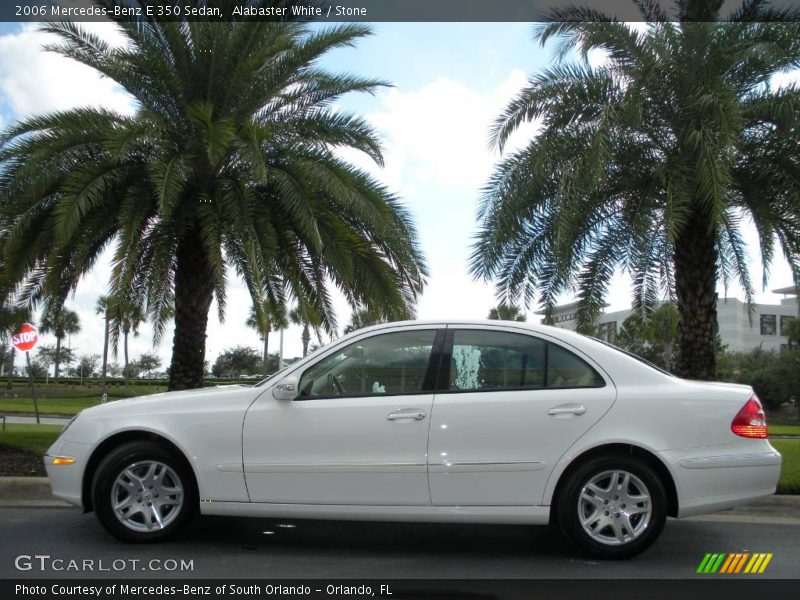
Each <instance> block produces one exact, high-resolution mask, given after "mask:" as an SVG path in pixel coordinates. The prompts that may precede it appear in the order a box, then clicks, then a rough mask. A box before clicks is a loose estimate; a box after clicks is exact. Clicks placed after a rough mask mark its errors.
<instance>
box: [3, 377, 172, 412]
mask: <svg viewBox="0 0 800 600" xmlns="http://www.w3.org/2000/svg"><path fill="white" fill-rule="evenodd" d="M163 391H166V387H164V386H144V385H140V386H136V385H131V386H127V387H125V386H109V388H108V400H109V401H111V400H119V399H121V398H132V397H135V396H144V395H146V394H156V393H158V392H163ZM101 396H102V389H101V387H100V386H99V385H97V384H90V385H84V386H77V385H69V384H61V383H58V384H53V383H49V384H37V386H36V398H37V401H38V403H39V413H41V414H43V415H46V414H50V415H74V414H75V413H77V412H79V411H81V410H83V409H84V408H89V407H90V406H95V405H96V404H100V398H101ZM13 413H33V399H32V397H31V390H30V387H29V386H26V385H20V384H15V385H14V386H13V387H12V388H11V389H10V390H9V389H2V390H0V415H3V414H13Z"/></svg>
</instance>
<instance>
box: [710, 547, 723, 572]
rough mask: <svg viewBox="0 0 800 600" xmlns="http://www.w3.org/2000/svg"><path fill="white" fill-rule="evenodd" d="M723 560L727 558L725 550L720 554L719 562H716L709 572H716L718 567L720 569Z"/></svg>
mask: <svg viewBox="0 0 800 600" xmlns="http://www.w3.org/2000/svg"><path fill="white" fill-rule="evenodd" d="M723 560H725V553H724V552H723V553H721V554H720V555H719V558H718V559H717V562H715V563H714V565H713V566H712V567H711V569H710V570H709V571H708V572H709V573H716V572H717V569H719V567H720V565H721V564H722V561H723Z"/></svg>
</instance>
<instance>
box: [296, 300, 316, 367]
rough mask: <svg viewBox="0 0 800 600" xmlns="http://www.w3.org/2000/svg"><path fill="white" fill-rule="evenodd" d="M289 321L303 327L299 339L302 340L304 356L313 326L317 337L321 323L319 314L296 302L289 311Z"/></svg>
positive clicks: (306, 353) (306, 352)
mask: <svg viewBox="0 0 800 600" xmlns="http://www.w3.org/2000/svg"><path fill="white" fill-rule="evenodd" d="M289 321H290V322H291V323H294V324H295V325H301V326H302V327H303V333H302V334H301V336H300V339H301V341H302V342H303V356H304V357H305V356H307V355H308V344H309V343H310V342H311V328H312V327H313V328H314V331H315V332H316V334H317V337H319V334H320V327H321V325H322V322H321V321H320V318H319V315H318V314H316V313H314V312H313V310H311V309H309V308H308V307H305V306H303V305H302V304H298V305H297V306H295V307H294V308H293V309H292V310H291V311H290V312H289Z"/></svg>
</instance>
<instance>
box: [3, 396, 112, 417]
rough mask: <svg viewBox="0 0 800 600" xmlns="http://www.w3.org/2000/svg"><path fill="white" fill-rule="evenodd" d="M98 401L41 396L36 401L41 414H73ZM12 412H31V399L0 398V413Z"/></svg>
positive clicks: (98, 401)
mask: <svg viewBox="0 0 800 600" xmlns="http://www.w3.org/2000/svg"><path fill="white" fill-rule="evenodd" d="M99 403H100V400H99V399H89V398H41V399H40V400H39V401H38V404H39V413H40V414H43V415H47V414H49V415H74V414H75V413H77V412H78V411H81V410H83V409H84V408H89V407H90V406H94V405H96V404H99ZM12 413H33V400H31V399H30V398H9V399H0V415H3V414H12Z"/></svg>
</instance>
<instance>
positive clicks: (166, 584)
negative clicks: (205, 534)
mask: <svg viewBox="0 0 800 600" xmlns="http://www.w3.org/2000/svg"><path fill="white" fill-rule="evenodd" d="M0 596H1V597H2V598H4V599H5V600H10V599H12V598H13V599H15V600H17V599H22V598H39V599H47V600H50V599H59V600H84V599H86V598H100V599H104V600H107V599H116V598H120V599H122V598H125V599H127V600H147V599H152V598H160V599H163V598H214V599H215V600H216V599H219V598H234V597H235V598H236V599H237V600H264V599H280V600H290V599H291V600H294V599H297V598H301V599H307V600H323V599H325V600H367V599H372V598H377V599H384V600H500V599H502V600H506V599H508V600H517V599H519V600H522V599H525V600H528V599H537V600H550V599H553V600H556V599H558V600H564V599H571V598H581V599H584V598H585V599H591V600H622V599H625V598H637V599H638V598H641V599H643V600H644V599H647V600H662V599H663V600H667V599H669V600H673V599H675V598H680V599H681V600H693V599H695V598H697V599H702V600H713V599H716V598H725V600H736V599H739V598H741V599H747V600H751V599H752V598H754V597H762V598H770V600H780V599H783V598H796V597H797V581H794V580H785V579H764V578H761V577H753V578H751V579H746V580H743V579H742V578H741V577H729V578H723V577H720V578H716V577H709V578H707V579H706V578H704V579H687V580H656V579H636V580H634V579H565V580H555V579H545V580H530V579H527V580H520V579H510V580H486V579H475V580H470V579H467V580H448V579H441V580H424V579H422V580H420V579H405V580H386V581H377V580H376V581H372V580H367V581H364V580H330V581H326V580H317V579H311V580H281V579H274V580H271V579H246V580H222V579H208V580H185V579H158V580H145V579H129V580H125V579H92V580H81V579H60V580H56V579H49V580H48V579H38V580H34V579H31V580H19V579H6V580H3V581H2V584H0Z"/></svg>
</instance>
